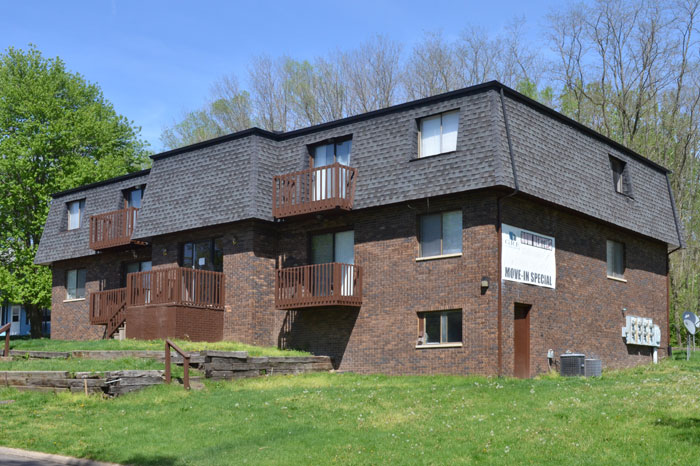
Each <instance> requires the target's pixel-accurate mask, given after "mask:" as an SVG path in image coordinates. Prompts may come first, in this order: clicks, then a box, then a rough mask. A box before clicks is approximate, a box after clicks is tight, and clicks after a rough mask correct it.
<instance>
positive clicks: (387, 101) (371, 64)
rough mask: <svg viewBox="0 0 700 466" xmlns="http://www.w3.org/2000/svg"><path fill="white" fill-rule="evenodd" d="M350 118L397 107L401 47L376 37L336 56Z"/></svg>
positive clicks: (388, 40) (384, 38)
mask: <svg viewBox="0 0 700 466" xmlns="http://www.w3.org/2000/svg"><path fill="white" fill-rule="evenodd" d="M338 58H339V59H340V69H341V70H342V73H343V75H344V78H345V79H344V81H345V89H346V92H347V108H348V113H349V114H351V115H352V114H357V113H364V112H370V111H372V110H377V109H380V108H385V107H388V106H390V105H393V104H394V103H396V99H397V97H398V92H399V86H400V74H401V68H400V58H401V46H400V45H399V44H398V43H396V42H394V41H392V40H390V39H388V38H386V37H383V36H376V37H374V38H373V39H372V40H369V41H367V42H365V43H364V44H362V45H361V46H360V47H359V48H358V49H356V50H351V51H349V52H345V53H341V54H339V56H338Z"/></svg>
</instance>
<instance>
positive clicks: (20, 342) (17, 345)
mask: <svg viewBox="0 0 700 466" xmlns="http://www.w3.org/2000/svg"><path fill="white" fill-rule="evenodd" d="M173 341H174V343H175V344H177V345H178V346H179V347H180V348H182V349H183V350H185V351H201V350H205V349H209V350H218V351H247V352H248V354H249V355H250V356H309V353H306V352H304V351H293V350H280V349H277V348H274V347H266V346H252V345H246V344H244V343H238V342H235V341H217V342H213V343H209V342H196V341H185V340H173ZM10 349H16V350H31V351H74V350H164V349H165V341H163V340H87V341H77V340H51V339H50V338H37V339H29V338H17V339H14V338H13V339H11V340H10Z"/></svg>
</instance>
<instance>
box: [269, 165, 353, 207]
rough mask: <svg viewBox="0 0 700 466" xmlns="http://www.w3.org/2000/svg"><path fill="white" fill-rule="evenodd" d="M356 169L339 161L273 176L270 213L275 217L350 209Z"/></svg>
mask: <svg viewBox="0 0 700 466" xmlns="http://www.w3.org/2000/svg"><path fill="white" fill-rule="evenodd" d="M356 180H357V169H355V168H352V167H347V166H345V165H341V164H339V163H334V164H333V165H327V166H325V167H318V168H311V169H308V170H302V171H298V172H294V173H288V174H285V175H278V176H275V177H274V181H273V185H272V191H273V193H272V199H273V204H272V215H273V216H274V217H276V218H283V217H291V216H294V215H302V214H309V213H314V212H323V211H327V210H333V209H341V210H350V209H352V204H353V201H354V199H355V183H356Z"/></svg>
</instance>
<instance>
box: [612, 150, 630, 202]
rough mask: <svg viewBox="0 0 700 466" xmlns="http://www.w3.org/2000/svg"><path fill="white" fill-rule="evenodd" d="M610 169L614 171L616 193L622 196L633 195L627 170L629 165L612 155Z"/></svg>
mask: <svg viewBox="0 0 700 466" xmlns="http://www.w3.org/2000/svg"><path fill="white" fill-rule="evenodd" d="M610 168H611V169H612V176H613V184H614V186H615V192H617V193H620V194H626V195H628V196H629V195H631V194H632V189H631V183H630V180H629V170H628V168H627V163H625V162H624V161H622V160H620V159H618V158H617V157H613V156H612V155H611V156H610Z"/></svg>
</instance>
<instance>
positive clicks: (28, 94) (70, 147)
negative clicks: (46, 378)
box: [0, 46, 148, 336]
mask: <svg viewBox="0 0 700 466" xmlns="http://www.w3.org/2000/svg"><path fill="white" fill-rule="evenodd" d="M139 131H140V128H137V127H135V126H134V125H133V122H131V121H129V120H127V119H126V118H124V117H123V116H121V115H118V114H117V113H116V112H115V111H114V108H113V107H112V105H111V104H110V103H109V102H108V101H106V100H105V98H104V96H103V95H102V91H101V90H100V88H99V87H98V86H97V85H96V84H92V83H89V82H87V81H86V80H85V79H84V78H83V77H82V76H80V75H79V74H75V73H71V72H70V71H68V70H66V67H65V64H64V62H63V61H62V60H61V59H60V58H53V59H52V58H45V57H43V56H42V54H41V52H40V51H39V50H37V49H36V48H35V47H33V46H30V48H29V49H28V50H21V49H15V48H8V49H7V50H6V51H4V52H2V53H0V179H1V180H2V191H1V192H0V299H2V300H4V301H6V302H13V303H21V304H23V305H24V306H25V308H26V310H27V312H28V313H29V319H30V325H31V333H32V336H38V335H40V334H41V309H42V308H45V307H48V306H49V305H50V304H51V273H50V271H49V269H48V268H47V267H42V266H37V265H34V256H35V253H36V248H37V245H38V243H39V240H40V238H41V234H42V231H43V228H44V222H45V221H46V216H47V214H48V210H49V204H50V199H51V197H50V194H51V193H53V192H56V191H61V190H64V189H68V188H72V187H75V186H78V185H81V184H85V183H91V182H95V181H99V180H103V179H107V178H110V177H113V176H117V175H122V174H125V173H129V172H134V171H137V170H140V169H142V168H144V167H146V166H147V165H148V157H147V156H148V153H147V151H146V149H145V143H144V142H143V141H141V140H140V139H139V137H138V133H139Z"/></svg>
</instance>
